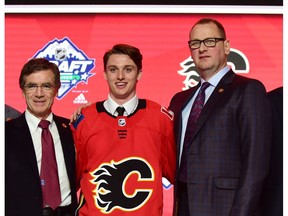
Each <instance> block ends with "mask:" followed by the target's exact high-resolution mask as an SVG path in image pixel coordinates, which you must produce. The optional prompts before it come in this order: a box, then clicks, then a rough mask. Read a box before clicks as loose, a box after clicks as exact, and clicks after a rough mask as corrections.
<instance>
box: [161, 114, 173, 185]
mask: <svg viewBox="0 0 288 216" xmlns="http://www.w3.org/2000/svg"><path fill="white" fill-rule="evenodd" d="M162 110H163V108H162ZM165 110H166V109H165ZM166 111H167V113H168V114H167V115H168V116H169V118H166V119H165V120H166V121H165V122H166V123H165V126H164V127H163V128H164V130H165V134H166V135H165V136H163V142H162V144H163V146H162V150H163V151H162V161H163V163H162V164H163V176H164V177H165V178H167V180H168V181H169V182H170V183H171V184H174V181H175V169H176V145H175V139H174V133H173V123H174V121H173V119H174V114H173V113H172V112H171V111H168V110H166ZM169 112H170V113H169Z"/></svg>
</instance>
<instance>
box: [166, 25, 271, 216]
mask: <svg viewBox="0 0 288 216" xmlns="http://www.w3.org/2000/svg"><path fill="white" fill-rule="evenodd" d="M188 44H189V48H190V52H191V56H192V59H193V61H194V63H195V65H196V67H197V72H198V74H199V76H200V78H201V81H200V82H199V84H198V85H197V86H195V87H193V88H191V89H189V90H187V91H182V92H179V93H177V94H176V95H175V96H174V97H173V98H172V100H171V102H170V107H169V108H170V109H171V110H172V111H174V113H175V135H176V142H177V155H178V163H177V165H178V170H177V179H176V184H175V215H178V216H235V215H237V216H252V215H253V214H254V212H255V209H256V206H257V204H258V202H259V198H260V195H261V191H262V187H263V182H264V179H265V177H266V175H267V172H268V168H269V157H270V155H269V152H270V142H271V110H270V104H269V101H268V99H267V94H266V90H265V87H264V86H263V84H262V83H261V82H260V81H258V80H255V79H249V78H246V77H243V76H239V75H237V74H235V73H234V72H233V71H232V69H230V68H229V67H228V66H227V56H228V54H229V52H230V42H229V40H228V39H227V38H226V33H225V30H224V27H223V26H222V24H221V23H219V22H218V21H216V20H213V19H201V20H199V21H198V22H197V23H196V24H195V25H194V26H193V27H192V29H191V31H190V40H189V42H188ZM204 82H209V84H208V88H207V89H206V90H204V92H205V105H204V106H203V108H202V111H201V113H200V116H199V117H198V119H197V121H194V125H195V126H193V127H194V129H193V131H191V132H189V133H190V134H189V135H190V139H187V141H186V140H185V145H184V137H185V131H186V128H187V122H188V117H189V113H190V110H191V107H192V105H193V103H194V100H195V98H196V96H197V94H198V92H199V90H200V86H202V85H203V83H204ZM197 101H198V99H197ZM195 104H196V103H195ZM197 104H198V102H197ZM195 112H197V111H195ZM189 123H190V121H189ZM188 129H190V127H188ZM185 157H186V160H184V159H183V158H185Z"/></svg>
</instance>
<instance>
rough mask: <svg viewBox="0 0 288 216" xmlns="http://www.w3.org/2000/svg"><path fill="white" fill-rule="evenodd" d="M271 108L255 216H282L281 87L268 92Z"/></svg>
mask: <svg viewBox="0 0 288 216" xmlns="http://www.w3.org/2000/svg"><path fill="white" fill-rule="evenodd" d="M268 98H269V100H270V103H271V107H272V120H273V121H272V126H273V129H272V146H271V160H270V169H269V173H268V176H267V178H266V180H265V184H264V188H263V193H262V195H261V202H260V205H259V212H258V214H257V216H283V87H280V88H277V89H274V90H272V91H270V92H268Z"/></svg>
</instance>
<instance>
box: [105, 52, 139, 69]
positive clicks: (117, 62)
mask: <svg viewBox="0 0 288 216" xmlns="http://www.w3.org/2000/svg"><path fill="white" fill-rule="evenodd" d="M126 65H133V66H134V65H135V63H134V62H133V60H132V59H131V58H130V57H129V56H128V55H125V54H112V55H111V56H110V57H109V59H108V61H107V67H108V66H126Z"/></svg>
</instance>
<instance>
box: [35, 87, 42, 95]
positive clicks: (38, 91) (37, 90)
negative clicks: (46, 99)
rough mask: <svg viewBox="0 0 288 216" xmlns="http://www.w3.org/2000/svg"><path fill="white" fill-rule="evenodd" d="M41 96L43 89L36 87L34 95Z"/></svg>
mask: <svg viewBox="0 0 288 216" xmlns="http://www.w3.org/2000/svg"><path fill="white" fill-rule="evenodd" d="M42 94H43V88H42V87H41V86H37V88H36V90H35V95H38V96H39V95H42Z"/></svg>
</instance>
